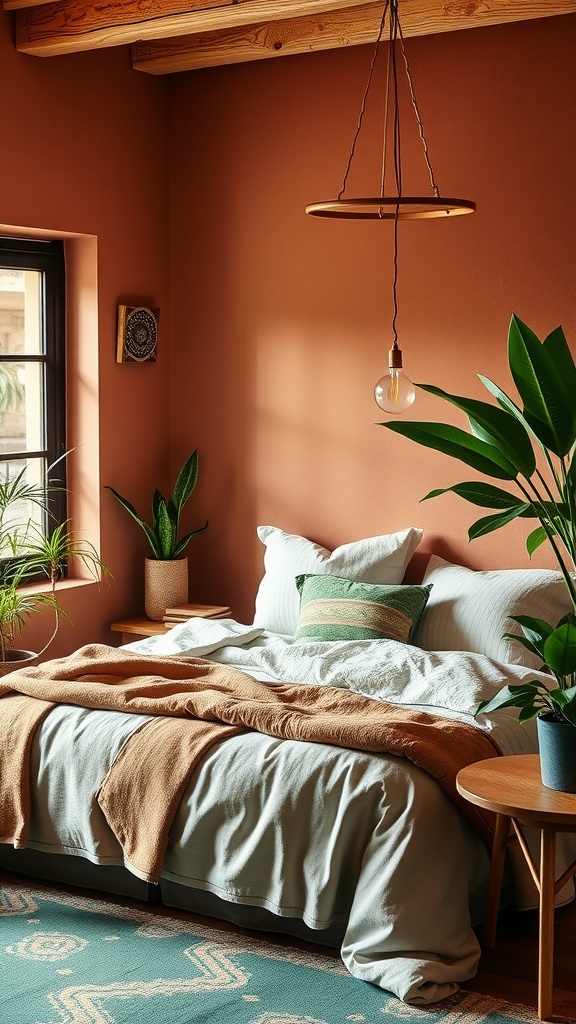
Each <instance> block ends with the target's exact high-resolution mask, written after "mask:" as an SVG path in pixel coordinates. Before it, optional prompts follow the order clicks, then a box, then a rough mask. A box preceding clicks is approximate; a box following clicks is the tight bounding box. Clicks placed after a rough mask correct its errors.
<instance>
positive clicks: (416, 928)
mask: <svg viewBox="0 0 576 1024" xmlns="http://www.w3.org/2000/svg"><path fill="white" fill-rule="evenodd" d="M128 649H130V650H136V651H139V652H141V653H151V652H154V654H167V655H169V654H182V653H185V654H190V655H194V656H198V657H209V658H210V659H211V660H215V661H219V662H222V663H225V664H229V665H234V666H236V667H238V668H240V669H243V670H244V671H246V672H248V673H250V674H251V675H253V676H256V677H257V678H259V679H261V680H264V681H282V682H297V683H317V684H324V685H329V686H341V687H347V688H350V689H352V690H355V691H356V692H358V693H362V694H364V695H366V696H369V697H373V698H375V699H381V700H386V701H391V702H394V703H398V704H404V705H409V706H412V707H417V708H419V709H422V710H429V711H431V712H433V713H434V714H443V715H448V716H450V717H453V718H458V719H460V720H463V721H467V722H469V723H472V724H474V722H475V720H474V718H473V712H474V710H475V708H476V707H477V705H478V702H479V701H480V700H481V699H483V698H485V697H487V696H489V695H490V694H491V693H493V692H495V691H496V690H497V689H499V688H500V686H502V685H503V683H504V682H506V681H510V680H511V679H513V680H516V681H518V680H520V679H522V678H526V677H528V676H533V675H534V673H533V672H531V671H530V670H528V669H524V668H520V667H518V666H503V665H500V664H498V663H496V662H494V661H491V660H490V659H488V658H485V657H482V656H479V655H472V654H466V653H460V652H446V653H437V654H435V653H429V652H425V651H422V650H420V649H418V648H414V647H408V646H406V645H403V644H399V643H396V642H394V641H389V640H363V641H354V642H348V641H339V642H335V643H332V642H331V643H326V642H319V641H309V640H304V639H294V638H290V637H283V636H278V635H272V634H269V633H265V632H264V631H262V630H259V629H254V628H252V627H248V626H243V625H241V624H239V623H236V622H234V621H233V620H217V621H209V620H203V619H196V620H193V621H191V622H189V623H183V624H181V625H179V626H176V627H175V628H174V629H172V630H171V631H170V633H168V634H166V635H165V636H160V637H151V638H149V639H146V640H142V641H137V642H136V643H132V644H130V645H128ZM144 720H145V718H144V716H140V715H127V714H120V713H116V712H103V711H89V710H86V709H82V708H72V707H67V706H66V707H64V706H61V707H58V708H56V709H55V710H54V711H53V712H51V713H50V715H49V716H48V717H47V719H46V720H45V722H44V724H43V725H42V728H41V729H40V730H39V733H38V736H37V738H36V742H35V744H34V749H33V755H32V757H33V763H32V778H33V779H35V780H36V782H35V785H34V790H33V816H32V823H31V830H30V841H29V844H28V845H29V846H30V847H32V848H35V849H38V850H44V851H50V852H65V853H69V854H75V855H79V856H84V857H87V858H88V859H89V860H91V861H93V862H94V863H100V864H122V863H123V857H122V851H121V849H120V847H119V845H118V843H117V841H116V839H115V837H114V835H113V834H112V832H111V831H110V829H109V828H108V826H107V824H106V821H105V820H104V817H103V815H102V812H101V811H100V809H99V807H98V804H97V803H96V800H95V794H96V792H97V790H98V788H99V786H100V784H101V782H102V780H103V778H104V775H105V774H106V772H107V770H108V767H109V766H110V764H111V763H112V761H113V759H114V757H115V756H116V754H117V753H118V751H119V750H120V749H121V747H122V745H123V744H124V743H125V742H126V739H127V738H128V736H129V735H130V734H131V733H132V732H133V731H134V729H136V728H138V726H139V725H140V724H141V722H142V721H144ZM476 725H477V726H478V727H479V728H483V729H485V730H487V731H489V732H490V733H491V735H492V737H493V739H494V741H495V742H496V744H497V745H498V747H499V749H500V750H501V752H502V753H523V752H526V753H528V752H532V751H534V750H535V749H536V745H535V732H534V729H533V728H532V727H531V726H527V727H521V726H519V725H518V723H517V721H516V716H515V714H514V713H513V712H506V711H505V712H501V713H499V714H498V715H497V716H494V717H493V718H490V719H489V718H486V717H483V718H482V719H481V720H480V721H478V722H476ZM144 813H145V809H144ZM565 840H566V842H565V844H564V846H560V849H559V870H563V869H564V867H566V866H567V864H568V863H570V861H571V860H572V859H573V857H574V853H573V850H571V849H570V846H569V843H570V837H565ZM487 871H488V857H487V854H486V851H485V849H484V847H483V845H482V843H481V842H480V840H479V839H478V838H477V837H476V836H475V835H473V834H472V832H471V830H470V828H469V826H468V825H467V823H466V822H465V821H464V820H463V818H462V816H461V814H460V813H459V812H458V811H457V809H456V808H455V806H454V805H453V804H452V803H451V801H450V800H449V799H448V797H446V796H445V794H444V792H443V791H442V790H441V789H440V787H439V786H438V784H437V783H436V782H435V781H434V780H433V779H431V778H430V777H429V776H428V775H426V773H424V772H423V771H421V770H420V769H418V768H416V767H415V766H414V765H412V764H411V763H410V762H409V761H407V760H404V759H403V758H397V757H392V756H377V755H370V754H364V753H358V752H355V751H349V750H344V749H340V748H335V747H330V746H326V745H323V744H304V743H299V742H296V741H287V740H277V739H273V738H270V737H267V736H262V735H260V734H257V733H247V734H245V735H241V736H238V737H234V738H231V739H228V740H226V741H225V742H224V743H222V744H220V745H219V746H218V747H215V748H213V749H212V750H211V751H210V752H209V753H208V754H207V755H206V756H205V757H204V759H203V761H202V762H201V764H200V766H199V767H198V769H197V770H196V771H195V772H194V774H193V776H192V778H191V780H190V784H189V786H188V788H187V790H186V792H185V793H184V796H183V799H182V802H181V804H180V809H179V811H178V812H177V815H176V818H175V820H174V822H173V826H172V829H171V833H170V844H169V849H168V852H167V856H166V859H165V866H164V874H163V877H164V878H165V879H168V880H169V881H170V882H173V883H174V882H176V883H179V884H181V885H185V886H189V887H191V888H193V889H199V890H204V891H206V892H209V893H213V894H215V895H217V896H219V897H221V898H222V899H224V900H226V901H229V902H231V903H235V904H240V905H242V904H247V905H250V906H251V907H263V908H265V909H267V910H270V911H272V912H273V913H274V914H275V915H277V916H278V917H281V918H282V917H283V918H291V917H295V918H300V919H301V920H303V921H304V922H305V923H306V924H307V925H308V926H309V927H310V928H313V929H324V928H326V927H328V925H332V924H334V923H337V922H339V921H341V922H342V925H343V929H344V938H343V942H342V958H343V961H344V963H345V964H346V966H347V968H348V970H349V971H350V973H351V974H352V975H354V976H355V977H358V978H360V979H363V980H365V981H369V982H373V983H374V984H376V985H379V986H380V987H381V988H383V989H386V990H388V991H390V992H392V993H393V994H395V995H396V996H398V997H399V998H400V999H403V1000H405V1001H406V1002H411V1003H429V1002H433V1001H436V1000H438V999H442V998H444V997H446V996H447V995H449V994H451V993H452V992H454V991H455V989H456V988H457V987H458V984H459V983H460V982H461V981H464V980H466V979H468V978H470V977H472V976H473V975H474V973H475V970H476V967H477V963H478V958H479V947H478V943H477V940H476V938H475V935H474V932H473V930H472V927H471V923H470V914H469V901H470V899H472V898H473V897H474V896H475V895H477V894H478V893H479V892H481V891H482V889H483V887H484V886H485V882H486V877H487ZM573 894H574V887H573V883H572V882H571V883H570V885H569V886H567V887H566V888H565V890H564V891H563V893H562V894H561V896H562V898H563V899H565V900H567V899H569V898H571V897H572V896H573Z"/></svg>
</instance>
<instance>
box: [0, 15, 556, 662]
mask: <svg viewBox="0 0 576 1024" xmlns="http://www.w3.org/2000/svg"><path fill="white" fill-rule="evenodd" d="M10 26H11V18H10V15H9V14H7V13H6V12H0V93H1V95H2V103H1V104H0V139H1V140H2V158H1V159H0V206H1V209H0V222H1V223H3V224H9V225H16V226H18V225H20V226H22V227H23V228H24V227H28V228H44V229H46V230H48V231H50V230H56V229H57V230H58V231H62V232H70V233H71V234H73V235H77V236H82V237H78V239H77V240H76V241H75V242H74V248H75V252H76V255H78V253H80V256H82V255H84V256H86V260H87V263H82V262H81V265H80V269H78V266H75V269H74V272H75V273H77V274H78V276H77V280H79V281H82V280H83V274H82V267H84V269H85V267H86V265H88V268H90V266H92V269H93V271H96V272H97V286H98V293H97V305H96V307H95V308H94V309H92V305H91V303H92V302H93V295H92V294H91V293H90V291H89V292H88V293H87V294H86V295H82V296H81V301H83V303H84V305H83V317H84V319H82V316H80V317H78V316H77V315H76V313H75V315H74V326H75V329H76V331H77V334H78V337H79V344H80V345H83V346H84V348H85V349H86V348H87V351H85V352H84V361H83V363H82V365H83V366H84V367H85V366H88V367H90V366H92V365H93V366H94V371H93V374H92V373H91V372H90V371H86V370H85V369H84V370H82V369H80V370H79V371H78V373H77V374H76V375H75V376H76V378H77V383H79V385H80V386H81V388H83V389H84V390H85V392H86V393H89V394H90V396H91V401H92V403H93V405H95V409H96V427H93V426H91V425H90V424H87V425H84V424H83V425H82V428H81V429H80V436H79V437H78V440H79V441H80V442H81V443H83V444H85V445H86V446H88V448H89V449H90V451H92V450H94V446H95V450H96V453H97V454H96V457H95V459H94V460H93V464H92V463H91V462H90V463H89V465H88V469H86V465H84V466H83V474H84V476H83V477H82V479H83V482H84V483H83V485H84V484H86V472H88V473H90V472H92V474H93V475H94V478H95V480H94V481H93V484H92V487H91V488H90V487H88V486H87V485H86V487H87V491H88V498H89V500H91V501H92V504H93V511H94V512H95V513H97V512H98V504H99V505H100V509H99V512H100V519H101V546H102V554H103V557H104V559H105V561H106V562H107V563H108V564H109V565H110V566H111V568H112V569H113V571H114V573H115V577H116V579H115V583H114V584H113V585H112V586H111V587H106V586H105V587H103V588H102V589H101V590H100V591H97V590H96V588H95V587H84V588H81V589H80V590H74V591H71V592H70V595H69V596H68V595H66V597H65V601H66V602H67V608H68V610H69V611H70V613H71V614H72V617H73V620H74V626H73V627H72V626H70V625H66V626H65V627H64V629H63V630H62V634H61V637H60V640H59V644H58V645H57V646H56V647H55V648H53V652H54V653H55V654H56V653H60V652H61V651H64V650H66V649H71V648H72V647H76V646H79V645H80V644H82V643H85V642H88V641H90V640H98V639H101V640H104V641H108V642H110V641H111V640H112V634H110V633H109V631H108V630H107V623H108V622H109V621H110V620H111V619H113V618H116V617H120V616H124V615H128V614H136V613H138V612H140V611H141V608H142V603H143V602H142V582H141V580H142V575H141V574H142V568H141V565H142V556H143V554H144V553H145V551H146V545H145V542H144V539H143V537H142V538H141V537H140V535H139V533H138V531H137V528H136V527H135V526H133V524H131V523H129V522H128V521H127V519H126V517H125V513H124V512H123V511H122V510H121V509H120V508H119V507H118V506H116V505H115V503H114V502H113V499H112V498H111V496H110V495H109V494H108V492H106V491H104V490H103V485H104V484H108V483H109V484H112V485H114V486H116V487H117V488H118V489H119V490H120V491H121V492H122V493H124V494H127V495H128V496H129V497H131V498H132V500H134V502H135V503H136V504H137V505H138V506H143V505H144V504H146V503H147V502H148V500H149V498H150V496H151V493H152V490H153V488H154V487H155V486H156V485H157V484H158V485H159V486H167V484H168V481H169V478H170V468H171V469H172V477H173V473H174V471H175V470H176V469H178V468H179V466H180V464H181V463H182V461H183V460H184V458H185V457H186V456H187V455H188V454H189V452H190V451H191V450H192V448H194V447H196V446H198V447H199V449H200V478H199V484H198V488H197V492H196V494H195V495H194V499H193V502H192V503H191V507H190V509H189V513H188V514H187V516H186V520H187V525H188V526H189V528H192V527H194V526H195V525H199V524H200V523H202V522H203V521H204V519H205V518H206V517H209V519H210V528H209V530H207V531H206V533H204V534H202V536H201V537H199V538H197V539H196V540H195V541H194V542H193V545H192V547H191V548H190V549H189V552H190V557H191V563H192V565H191V599H192V600H200V601H202V600H206V601H211V600H213V601H218V602H220V601H222V602H224V601H226V602H229V603H230V604H231V605H232V608H233V612H234V614H235V615H236V616H237V617H238V618H240V619H243V620H245V621H249V620H250V619H251V617H252V611H253V600H254V594H255V591H256V587H257V583H258V579H259V576H260V574H261V571H262V548H261V545H260V544H259V542H258V540H257V538H256V532H255V531H256V526H257V524H258V523H273V524H277V525H278V526H281V527H282V528H284V529H286V530H289V531H295V532H300V533H304V534H306V535H308V536H310V537H312V538H314V539H316V540H318V541H320V542H322V543H325V544H326V545H327V546H329V547H332V546H334V545H337V544H340V543H344V542H346V541H349V540H354V539H358V538H360V537H362V536H366V535H369V534H376V533H380V532H387V531H390V530H396V529H400V528H402V527H404V526H406V525H408V524H416V525H421V526H423V527H424V529H425V531H426V537H425V542H424V549H425V550H430V549H434V550H437V551H439V552H440V553H443V554H444V555H445V556H446V557H451V558H453V559H455V560H459V561H462V562H465V563H466V564H470V565H474V566H477V567H490V566H496V565H502V566H514V565H524V564H526V562H527V559H526V555H525V552H524V546H523V536H522V530H515V529H514V528H513V527H512V528H509V529H507V530H506V531H503V532H502V533H500V534H496V535H494V536H493V537H491V538H488V539H486V540H484V541H479V542H475V543H474V545H472V546H471V547H469V546H468V545H467V542H466V529H467V526H468V524H469V523H470V522H471V520H472V517H473V516H474V513H475V510H474V509H472V507H471V506H467V505H464V503H462V502H459V501H458V499H456V498H453V499H452V498H451V497H449V496H448V497H445V498H441V499H437V500H436V501H435V502H430V503H427V504H425V505H419V499H420V498H421V497H422V495H424V494H425V493H426V492H427V491H428V490H430V489H431V488H433V487H439V486H446V485H449V484H450V483H452V482H455V481H457V480H460V479H464V478H466V477H467V476H469V475H470V474H468V472H467V470H465V469H464V468H462V470H461V469H460V468H459V466H458V465H457V464H455V463H452V462H450V461H449V460H445V459H442V458H441V457H439V456H434V455H433V454H432V453H427V452H425V451H424V450H423V449H417V448H415V447H414V446H411V445H410V444H409V443H408V442H406V441H403V440H402V439H400V438H395V437H393V436H392V435H391V434H390V435H389V434H388V433H387V432H386V431H384V430H382V429H381V428H380V427H378V426H376V425H375V424H376V423H377V422H378V420H380V419H383V418H384V416H383V414H380V413H379V410H378V408H377V406H376V405H375V404H374V402H373V398H372V389H373V386H374V383H375V381H376V380H377V379H378V377H380V376H381V374H382V373H383V372H384V371H385V367H386V353H387V349H388V347H389V345H390V326H389V325H390V320H391V231H390V225H374V224H354V225H351V224H349V223H338V222H323V221H317V220H313V219H311V218H308V217H306V215H305V214H304V206H305V205H306V203H308V202H310V201H313V200H315V199H323V198H331V197H333V196H334V195H335V194H336V193H337V191H338V189H339V187H340V183H341V179H342V174H343V171H344V166H345V163H346V158H347V155H348V151H349V147H350V143H351V139H352V134H353V131H354V127H355V125H356V120H357V116H358V111H359V105H360V99H361V95H362V91H363V89H364V85H365V82H366V76H367V69H368V64H369V60H370V56H371V49H370V48H369V47H368V48H366V47H363V48H354V49H348V50H338V51H332V52H326V53H320V54H310V55H305V56H302V57H291V58H282V59H279V60H271V61H261V62H257V63H254V64H245V65H237V66H234V67H228V68H219V69H212V70H206V71H201V72H194V73H190V74H183V75H179V76H171V77H168V78H162V79H156V78H153V77H149V76H146V75H143V74H140V73H138V72H134V71H133V70H132V69H131V67H130V58H129V53H128V51H127V50H125V49H120V50H111V51H100V52H95V53H86V54H79V55H77V56H70V57H60V58H50V59H48V60H41V59H38V58H33V57H27V56H24V55H21V54H18V53H16V52H15V50H14V48H13V45H12V41H11V37H10ZM407 46H408V52H409V56H410V59H411V67H412V73H413V77H414V83H415V87H416V92H417V96H418V100H419V104H420V108H421V112H422V117H423V121H424V126H425V129H426V134H427V137H428V142H429V146H430V153H431V158H432V162H433V165H434V168H435V171H436V176H437V179H438V182H439V185H440V188H441V190H442V191H443V192H444V193H445V194H456V195H463V196H465V197H470V198H474V199H475V200H476V202H477V204H478V212H477V213H476V215H475V216H474V217H464V218H459V219H456V220H455V221H453V222H452V223H446V222H436V223H433V222H431V223H416V224H405V225H401V236H400V278H399V301H400V314H399V318H398V327H399V332H400V344H401V346H402V347H403V349H404V355H405V364H406V369H407V371H408V372H409V374H410V375H411V376H412V378H413V379H415V380H424V381H433V382H435V383H438V384H440V385H442V386H444V387H446V388H447V389H448V390H452V391H457V392H458V391H460V392H462V393H466V394H468V393H475V394H477V395H480V394H481V393H482V389H481V387H480V385H479V384H478V383H477V382H476V379H475V373H476V372H485V373H487V374H488V375H490V376H493V377H494V378H495V379H497V380H498V381H499V382H503V383H504V382H505V381H506V377H507V371H506V366H505V339H506V331H507V324H508V320H509V317H510V314H511V312H512V311H513V310H514V311H516V312H517V313H518V314H519V315H520V316H522V318H523V319H525V320H526V321H527V322H528V323H529V324H530V325H531V326H533V327H534V329H535V330H537V331H538V332H541V333H544V332H547V331H548V330H549V329H551V328H552V327H554V326H555V325H556V324H557V323H558V322H560V321H561V322H562V323H563V325H564V327H565V330H566V332H567V334H568V337H569V338H570V339H571V340H572V344H573V345H576V322H575V321H576V311H575V304H574V281H575V280H576V259H575V248H574V238H575V237H576V208H575V198H574V196H575V189H574V167H575V166H576V139H575V133H574V127H573V123H574V122H573V111H574V109H575V107H576V95H575V93H576V82H575V81H574V77H575V76H574V75H573V54H574V52H575V46H576V17H575V16H573V15H566V16H563V17H557V18H547V19H542V20H540V21H531V22H524V23H519V24H514V25H508V26H499V27H494V28H488V29H482V30H480V29H477V30H474V31H472V32H454V33H450V34H446V35H442V36H440V35H438V36H434V37H430V38H427V39H414V40H409V41H408V42H407ZM379 106H380V105H379V104H376V107H377V108H378V109H369V111H368V114H367V127H366V132H367V134H366V135H365V136H364V135H363V138H364V139H365V142H364V143H363V145H362V146H361V148H360V150H359V153H358V158H357V161H355V165H354V174H353V178H352V180H351V187H352V188H353V189H354V191H358V192H363V191H367V190H368V189H370V190H372V189H373V188H374V181H375V175H376V174H377V170H372V166H373V165H372V161H371V155H372V153H374V152H375V151H377V149H378V148H379V144H378V142H377V134H378V133H377V128H376V119H377V114H378V113H379ZM409 120H410V113H409V111H408V114H407V117H406V118H405V123H406V124H408V122H409ZM405 143H406V147H407V148H406V154H407V155H406V157H405V160H404V173H405V183H406V185H407V186H409V187H410V188H412V187H413V188H414V189H415V190H422V189H425V188H427V187H428V182H427V177H426V173H425V170H424V169H423V164H422V158H421V151H420V149H419V145H418V142H417V139H416V138H415V136H412V135H411V134H410V132H409V131H408V129H405ZM6 153H8V154H9V158H8V159H7V158H6ZM95 246H97V248H95ZM87 253H88V254H87ZM86 254H87V255H86ZM91 261H92V263H91ZM93 278H94V273H92V284H91V285H90V287H92V285H93ZM81 291H82V289H81ZM119 302H126V303H131V302H146V303H149V304H154V305H159V306H160V307H161V321H160V324H161V331H160V348H159V358H158V362H157V363H156V364H154V365H152V364H148V365H145V366H141V367H135V366H119V365H117V364H116V363H115V329H116V328H115V322H116V306H117V304H118V303H119ZM82 323H84V325H86V324H87V323H88V325H90V326H91V327H92V331H91V336H90V334H89V332H88V331H87V330H83V329H82V326H81V325H82ZM96 344H97V347H98V348H97V356H96V359H95V360H94V358H93V356H94V346H95V345H96ZM445 411H446V410H445V409H444V406H443V405H441V403H438V402H437V401H436V402H435V401H434V400H433V399H432V398H429V397H427V396H425V395H419V397H418V404H417V405H416V406H414V407H413V418H423V419H433V418H436V417H437V416H438V417H440V416H441V415H442V416H443V415H445ZM74 419H75V423H74V424H73V426H74V427H75V428H76V430H77V431H78V430H79V423H78V421H77V420H76V414H74ZM457 420H458V415H457V414H456V413H455V414H454V421H455V422H456V421H457ZM82 431H83V432H84V434H85V436H84V438H82ZM94 433H96V434H97V437H96V438H94V436H93V434H94ZM85 461H86V460H85ZM96 518H97V516H96ZM537 557H538V559H539V560H540V561H539V564H542V563H543V562H544V560H545V559H544V555H543V554H542V553H540V554H539V555H538V556H537ZM420 564H421V560H420ZM550 564H552V563H550ZM418 568H419V565H418V564H417V566H416V567H415V572H417V571H418ZM41 628H42V629H43V628H45V627H44V626H42V627H41ZM37 631H38V628H36V631H32V632H31V634H30V635H29V639H30V643H31V644H32V643H34V642H35V636H36V632H37Z"/></svg>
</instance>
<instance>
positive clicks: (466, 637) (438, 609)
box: [412, 555, 572, 669]
mask: <svg viewBox="0 0 576 1024" xmlns="http://www.w3.org/2000/svg"><path fill="white" fill-rule="evenodd" d="M423 582H424V583H431V584H432V592H431V594H430V598H429V600H428V604H427V606H426V609H425V611H424V615H423V616H422V618H421V619H420V622H419V624H418V629H417V630H416V633H415V635H414V639H413V641H412V642H413V643H414V644H417V645H418V646H419V647H422V648H424V650H427V651H472V652H473V653H475V654H486V655H487V656H488V657H489V658H495V659H496V661H500V662H504V663H505V664H508V665H525V666H526V667H527V668H534V669H537V668H540V666H541V664H542V662H541V661H540V660H539V659H538V658H537V657H536V656H535V655H533V654H530V652H529V651H527V650H526V648H525V647H523V646H522V644H519V643H516V642H515V641H514V640H503V639H502V637H503V635H504V633H515V634H520V635H521V632H522V631H521V629H520V626H519V625H518V624H517V623H516V622H512V621H511V620H510V619H509V616H510V615H532V616H534V617H536V618H539V619H544V620H545V621H546V622H550V623H552V625H553V626H555V625H556V624H557V622H558V621H559V620H560V619H561V618H562V616H563V615H565V614H566V612H569V611H571V610H572V604H571V601H570V598H569V597H568V591H567V589H566V584H565V583H564V579H563V577H562V575H561V573H560V572H557V571H555V570H554V569H497V570H494V571H491V572H477V571H475V570H473V569H466V568H464V566H462V565H452V564H451V563H450V562H446V561H444V559H443V558H440V557H439V556H438V555H432V557H431V558H430V561H429V563H428V567H427V569H426V573H425V575H424V580H423Z"/></svg>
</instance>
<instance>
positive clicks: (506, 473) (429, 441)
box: [379, 421, 517, 480]
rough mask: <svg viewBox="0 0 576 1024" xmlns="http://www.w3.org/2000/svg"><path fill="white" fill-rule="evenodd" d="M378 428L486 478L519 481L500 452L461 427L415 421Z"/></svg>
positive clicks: (513, 469) (514, 469)
mask: <svg viewBox="0 0 576 1024" xmlns="http://www.w3.org/2000/svg"><path fill="white" fill-rule="evenodd" d="M379 426H381V427H387V428H388V430H393V431H394V432H395V433H396V434H402V435H403V436H404V437H408V438H409V439H410V440H411V441H416V442H417V443H418V444H421V445H424V447H426V448H434V449H435V450H436V451H439V452H442V453H443V454H444V455H450V456H451V457H452V458H454V459H459V460H460V462H465V463H466V465H468V466H471V467H472V469H475V470H478V472H480V473H484V474H485V475H486V476H494V477H496V478H497V479H499V480H515V479H516V476H517V471H516V468H515V467H514V466H513V465H512V463H511V462H509V460H508V459H507V458H505V456H504V455H503V454H502V452H501V451H499V449H498V448H496V447H495V446H494V445H491V444H488V443H487V442H486V441H481V440H480V438H477V437H474V435H472V434H468V433H467V432H466V431H465V430H461V429H460V427H453V426H451V425H450V424H448V423H427V422H426V423H420V422H416V421H411V422H394V423H380V424H379Z"/></svg>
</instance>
